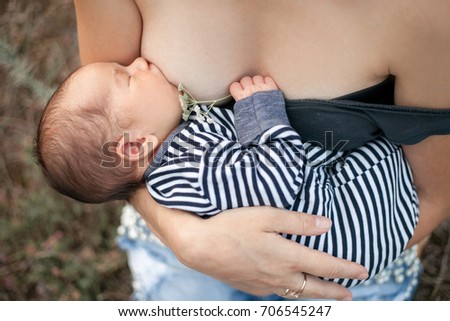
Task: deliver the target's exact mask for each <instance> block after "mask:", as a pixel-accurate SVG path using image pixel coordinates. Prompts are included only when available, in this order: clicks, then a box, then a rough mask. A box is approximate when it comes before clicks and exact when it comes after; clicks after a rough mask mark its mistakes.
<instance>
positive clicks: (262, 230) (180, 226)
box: [131, 191, 367, 299]
mask: <svg viewBox="0 0 450 321" xmlns="http://www.w3.org/2000/svg"><path fill="white" fill-rule="evenodd" d="M144 192H145V193H146V195H145V196H144V195H143V194H142V193H144ZM144 192H142V191H138V192H137V193H136V195H135V196H134V197H133V198H132V200H131V202H132V204H133V206H135V207H136V209H137V210H138V211H139V212H140V213H141V214H142V215H143V217H144V218H145V219H146V220H147V222H148V223H149V226H150V228H151V229H152V231H154V232H155V233H156V234H157V235H158V236H159V237H160V238H161V240H162V241H163V242H164V243H166V244H167V245H168V246H169V247H170V248H171V249H172V250H173V251H174V253H175V255H176V256H177V257H178V259H179V260H180V261H181V262H182V263H184V264H185V265H187V266H189V267H191V268H193V269H194V270H197V271H199V272H202V273H205V274H207V275H210V276H212V277H214V278H216V279H218V280H221V281H223V282H225V283H227V284H230V285H231V286H233V287H235V288H237V289H240V290H243V291H245V292H248V293H252V294H255V295H267V294H272V293H275V294H279V295H280V294H284V292H285V289H287V288H289V289H292V290H298V289H299V288H300V287H301V285H302V282H303V275H302V273H301V272H305V273H309V275H308V283H307V285H306V287H305V289H304V291H303V293H302V297H308V298H329V299H349V298H351V293H350V291H348V290H347V289H346V288H344V287H342V286H340V285H338V284H336V283H333V282H329V281H323V280H321V279H319V278H317V277H316V276H321V277H329V278H356V279H364V278H366V277H367V271H366V270H365V268H364V267H362V266H361V265H359V264H356V263H353V262H349V261H346V260H343V259H338V258H335V257H332V256H330V255H328V254H326V253H323V252H320V251H316V250H313V249H310V248H308V247H305V246H303V245H301V244H298V243H295V242H293V241H290V240H287V239H285V238H283V237H282V236H281V235H280V234H279V233H288V234H297V235H318V234H322V233H324V232H326V231H327V230H328V229H329V226H330V221H329V220H327V219H324V218H321V217H318V216H315V215H309V214H303V213H296V212H291V211H286V210H282V209H276V208H271V207H246V208H239V209H233V210H228V211H225V212H223V213H221V214H219V215H216V216H214V217H212V218H210V219H207V220H204V219H201V218H199V217H198V216H196V215H192V214H188V213H185V212H181V211H177V210H171V209H167V208H164V207H162V206H159V205H157V204H156V203H155V202H154V201H153V200H151V198H150V197H149V195H148V193H147V192H146V191H144ZM149 208H151V210H150V211H149ZM313 275H315V276H313Z"/></svg>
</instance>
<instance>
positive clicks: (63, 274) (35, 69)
mask: <svg viewBox="0 0 450 321" xmlns="http://www.w3.org/2000/svg"><path fill="white" fill-rule="evenodd" d="M74 14H75V12H74V8H73V4H72V1H70V0H64V1H61V0H59V1H45V0H43V1H42V0H41V1H25V0H22V1H1V2H0V31H1V32H0V83H1V88H2V94H1V95H0V133H1V137H2V139H1V141H0V150H1V151H2V153H1V154H0V177H1V179H0V182H1V187H0V300H127V299H129V296H130V293H131V284H130V277H129V271H128V269H127V265H126V257H125V254H124V253H122V252H121V251H120V250H119V249H118V248H117V245H116V243H115V236H116V226H117V225H118V224H119V214H120V208H121V206H120V205H121V204H120V203H111V204H106V205H101V206H94V205H86V204H80V203H78V202H75V201H72V200H69V199H68V198H65V197H63V196H61V195H59V194H57V193H55V192H54V191H53V190H51V189H50V188H49V187H48V186H47V185H46V183H45V181H44V179H43V177H42V175H41V173H40V171H39V169H38V167H37V166H36V165H35V163H34V160H33V157H32V146H33V145H32V142H33V138H34V136H35V131H36V127H37V123H38V121H39V118H40V114H41V112H42V109H43V107H44V105H45V103H46V101H47V100H48V98H49V97H50V95H51V94H52V92H53V90H54V89H55V88H56V86H57V85H58V84H59V83H60V82H61V81H62V80H63V78H64V77H65V76H67V75H68V74H69V73H70V71H71V70H72V69H74V68H76V67H77V66H78V64H79V62H78V48H77V43H76V25H75V15H74Z"/></svg>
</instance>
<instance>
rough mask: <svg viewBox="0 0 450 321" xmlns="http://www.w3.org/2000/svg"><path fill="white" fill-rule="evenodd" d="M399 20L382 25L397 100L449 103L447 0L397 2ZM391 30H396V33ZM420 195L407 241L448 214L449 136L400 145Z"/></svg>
mask: <svg viewBox="0 0 450 321" xmlns="http://www.w3.org/2000/svg"><path fill="white" fill-rule="evenodd" d="M399 4H400V6H403V7H402V8H400V10H399V12H401V16H402V19H397V18H396V17H393V18H392V21H393V24H392V25H389V24H386V25H385V27H386V28H387V29H386V35H387V36H386V39H389V40H388V41H390V43H388V44H387V46H385V48H387V50H390V52H388V53H387V55H389V56H390V57H392V59H391V62H390V63H391V65H390V71H391V73H393V74H394V75H396V76H397V79H396V93H395V100H396V103H397V104H399V105H406V106H418V107H432V108H450V90H449V84H450V37H449V34H450V21H449V20H448V11H449V9H450V5H449V3H448V1H445V0H436V1H433V5H431V6H430V5H426V4H424V3H423V1H420V0H413V1H408V2H404V3H403V2H399ZM395 30H396V31H397V32H395ZM403 150H404V151H405V154H406V157H407V159H408V162H409V163H410V165H411V168H412V171H413V177H414V183H415V185H416V187H417V191H418V194H419V209H420V216H419V224H418V226H417V228H416V231H415V234H414V237H413V239H412V240H411V242H410V243H411V244H414V243H417V242H420V241H421V240H423V239H424V238H426V237H427V236H428V235H429V234H431V232H432V231H433V229H434V228H436V227H437V226H438V225H439V224H440V223H442V222H443V221H445V220H447V219H448V218H450V162H449V160H450V135H443V136H431V137H429V138H427V139H425V140H424V141H422V142H420V143H418V144H416V145H410V146H403Z"/></svg>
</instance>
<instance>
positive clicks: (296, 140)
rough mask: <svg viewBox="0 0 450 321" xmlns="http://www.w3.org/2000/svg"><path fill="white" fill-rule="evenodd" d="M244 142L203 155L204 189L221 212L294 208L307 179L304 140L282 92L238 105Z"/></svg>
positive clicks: (201, 177)
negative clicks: (259, 207)
mask: <svg viewBox="0 0 450 321" xmlns="http://www.w3.org/2000/svg"><path fill="white" fill-rule="evenodd" d="M235 125H236V132H237V136H238V140H239V141H238V142H236V141H229V140H225V141H222V142H220V143H218V144H215V145H214V146H211V148H209V149H207V150H206V151H205V153H204V154H203V157H202V161H201V166H200V173H199V174H200V175H199V186H200V187H201V189H202V192H203V194H204V197H205V198H207V199H209V200H210V202H211V204H212V206H213V207H216V208H217V209H218V210H225V209H229V208H236V207H242V206H256V205H270V206H276V207H281V208H286V209H288V208H290V207H291V205H292V203H293V201H294V199H295V197H296V195H297V193H298V192H299V190H300V188H301V185H302V182H303V174H304V164H305V153H304V149H303V144H302V141H301V139H300V136H299V135H298V134H297V132H296V131H294V130H293V129H292V128H291V126H290V125H289V121H288V118H287V115H286V111H285V106H284V98H283V95H282V94H281V92H279V91H268V92H267V91H265V92H259V93H256V94H254V95H252V96H251V97H248V98H245V99H243V100H240V101H238V102H237V104H236V105H235Z"/></svg>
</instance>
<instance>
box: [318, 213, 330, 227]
mask: <svg viewBox="0 0 450 321" xmlns="http://www.w3.org/2000/svg"><path fill="white" fill-rule="evenodd" d="M316 227H317V228H320V229H329V228H330V227H331V220H329V219H327V218H325V217H321V216H317V217H316Z"/></svg>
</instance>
